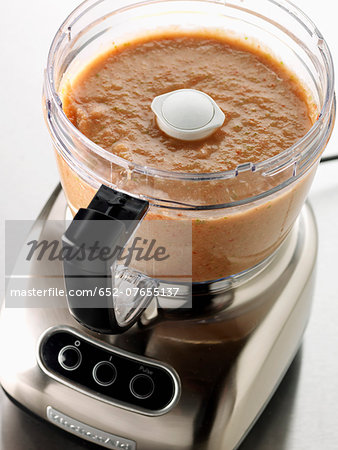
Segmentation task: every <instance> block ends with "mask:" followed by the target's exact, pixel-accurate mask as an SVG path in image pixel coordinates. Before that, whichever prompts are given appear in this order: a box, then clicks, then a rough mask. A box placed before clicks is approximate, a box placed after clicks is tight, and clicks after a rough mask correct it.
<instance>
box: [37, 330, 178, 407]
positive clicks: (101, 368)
mask: <svg viewBox="0 0 338 450" xmlns="http://www.w3.org/2000/svg"><path fill="white" fill-rule="evenodd" d="M40 360H41V363H42V364H43V366H44V367H45V369H47V371H48V372H50V373H51V374H52V375H54V377H55V376H56V377H57V378H58V379H59V380H60V381H64V382H66V383H69V384H71V385H72V386H73V387H75V388H76V387H78V388H81V389H82V390H83V389H85V390H87V391H88V393H92V394H93V395H96V396H104V397H106V399H107V400H110V401H111V402H113V403H114V404H120V405H121V406H122V407H129V408H132V409H136V410H140V412H145V413H147V412H148V413H149V414H160V413H162V412H164V411H163V410H166V408H167V407H168V406H169V405H170V404H172V403H173V400H174V398H176V397H177V395H178V392H177V390H178V382H177V381H176V378H175V376H174V375H173V374H172V373H171V371H170V370H168V369H166V368H164V367H162V366H161V365H157V364H155V363H153V362H151V361H148V360H147V359H146V358H141V359H138V358H137V356H135V355H131V354H130V355H129V354H128V353H127V352H123V351H121V350H117V349H114V347H105V346H103V345H102V344H100V343H98V342H97V343H96V342H95V341H94V340H90V339H88V338H86V337H83V336H81V335H79V334H78V333H73V332H72V331H70V330H64V329H62V330H55V331H52V332H50V333H48V334H47V335H46V336H45V337H44V338H43V339H42V342H41V346H40Z"/></svg>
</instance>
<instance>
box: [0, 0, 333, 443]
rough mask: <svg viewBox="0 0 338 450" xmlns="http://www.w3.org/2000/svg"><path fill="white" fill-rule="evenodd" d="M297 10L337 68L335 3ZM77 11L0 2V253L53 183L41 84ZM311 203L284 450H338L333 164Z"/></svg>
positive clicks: (37, 2) (56, 4)
mask: <svg viewBox="0 0 338 450" xmlns="http://www.w3.org/2000/svg"><path fill="white" fill-rule="evenodd" d="M295 3H296V4H297V5H298V6H299V7H301V8H302V9H303V10H304V11H305V12H306V13H307V14H308V15H309V16H310V17H311V18H312V19H313V20H314V22H315V23H316V25H317V26H318V28H319V29H320V30H321V32H322V33H323V35H324V37H325V38H326V40H327V42H328V44H329V46H330V48H331V51H332V54H333V58H334V61H335V62H336V65H337V67H338V39H337V27H338V25H337V10H336V9H335V5H336V2H335V1H333V0H321V1H318V0H316V1H315V0H296V1H295ZM78 4H79V2H78V1H76V0H55V1H50V0H27V1H25V0H22V1H5V0H2V2H1V6H0V21H1V24H0V25H1V26H0V49H1V50H0V52H1V54H0V61H1V70H0V92H1V94H0V99H1V100H0V101H1V104H0V118H1V120H0V124H1V126H0V133H1V137H0V143H1V144H0V145H1V147H0V148H1V163H0V168H1V169H0V170H1V178H0V180H1V191H0V192H1V200H0V202H1V203H0V204H1V220H2V222H1V249H3V234H4V233H3V221H4V219H22V218H24V219H34V218H35V217H36V216H37V214H38V213H39V210H40V209H41V207H42V206H43V204H44V202H45V201H46V200H47V198H48V196H49V195H50V193H51V191H52V190H53V188H54V187H55V185H56V184H57V182H58V174H57V170H56V166H55V162H54V156H53V153H52V151H51V142H50V138H49V135H48V133H47V130H46V127H45V124H44V121H43V116H42V107H41V91H42V77H43V69H44V67H45V63H46V58H47V52H48V48H49V45H50V43H51V40H52V38H53V36H54V34H55V32H56V30H57V28H58V26H59V25H60V24H61V22H62V21H63V19H64V18H65V17H66V15H67V14H68V13H69V12H70V11H71V10H72V9H73V8H74V7H76V6H77V5H78ZM337 135H338V127H337V128H336V131H334V133H333V136H332V139H331V141H330V143H329V146H328V147H327V150H326V151H325V155H328V154H334V153H338V145H337V140H338V137H337ZM310 200H311V202H312V205H313V207H314V210H315V213H316V216H317V221H318V227H319V235H320V248H319V258H318V273H317V288H316V292H315V304H314V310H313V314H312V318H311V321H310V325H309V328H308V330H307V333H306V336H305V342H304V347H303V355H302V364H301V381H300V383H299V385H298V388H297V392H296V401H295V405H294V407H293V410H292V414H293V418H292V420H291V421H290V423H289V424H288V426H287V427H288V433H289V438H288V439H287V445H286V447H285V448H286V450H293V449H294V450H296V449H297V450H303V449H304V450H305V449H306V450H318V449H323V450H331V449H332V450H333V449H338V419H337V417H338V410H337V408H338V407H337V405H336V404H337V403H338V361H337V360H338V352H337V347H338V345H337V344H338V317H337V316H338V288H337V283H338V263H337V261H338V255H337V251H338V162H330V163H326V164H324V165H321V166H320V168H319V170H318V173H317V177H316V180H315V182H314V185H313V187H312V190H311V193H310ZM1 253H2V255H3V251H2V252H1ZM285 431H286V430H285ZM263 448H264V449H267V450H270V448H271V450H272V449H273V448H274V446H272V447H265V446H264V445H262V447H261V449H263ZM5 450H7V449H5Z"/></svg>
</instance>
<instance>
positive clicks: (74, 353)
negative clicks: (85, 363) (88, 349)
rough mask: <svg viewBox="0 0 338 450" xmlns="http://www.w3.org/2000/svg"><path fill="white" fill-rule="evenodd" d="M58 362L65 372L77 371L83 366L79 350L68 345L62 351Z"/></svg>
mask: <svg viewBox="0 0 338 450" xmlns="http://www.w3.org/2000/svg"><path fill="white" fill-rule="evenodd" d="M58 361H59V364H60V366H61V367H63V368H64V369H65V370H75V369H77V368H78V367H79V365H80V364H81V361H82V355H81V352H80V350H79V349H78V348H76V347H74V346H73V345H67V346H66V347H63V348H62V349H61V350H60V352H59V356H58Z"/></svg>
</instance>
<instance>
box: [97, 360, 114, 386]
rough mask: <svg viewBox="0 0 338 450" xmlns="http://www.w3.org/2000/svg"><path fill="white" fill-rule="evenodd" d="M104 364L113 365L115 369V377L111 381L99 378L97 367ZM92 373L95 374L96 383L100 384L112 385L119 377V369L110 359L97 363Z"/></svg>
mask: <svg viewBox="0 0 338 450" xmlns="http://www.w3.org/2000/svg"><path fill="white" fill-rule="evenodd" d="M103 365H106V366H110V367H113V369H114V371H115V374H114V378H113V379H112V380H111V381H107V382H103V381H100V380H99V379H98V378H97V374H96V372H97V369H98V368H99V367H101V366H103ZM92 375H93V378H94V380H95V383H97V384H99V385H100V386H111V385H112V384H113V383H114V382H115V380H116V378H117V370H116V367H115V366H114V364H113V363H111V362H110V361H100V362H98V363H97V364H95V366H94V368H93V370H92Z"/></svg>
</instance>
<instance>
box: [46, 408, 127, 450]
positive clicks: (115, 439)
mask: <svg viewBox="0 0 338 450" xmlns="http://www.w3.org/2000/svg"><path fill="white" fill-rule="evenodd" d="M46 414H47V419H48V420H49V422H51V423H52V424H53V425H56V426H57V427H59V428H61V429H62V430H65V431H68V433H71V434H73V435H75V436H77V437H80V438H82V439H86V440H87V441H89V442H93V443H94V444H98V445H101V446H102V447H105V448H110V449H111V450H121V449H124V450H136V442H135V441H132V440H131V439H126V438H124V437H121V436H117V435H116V434H112V433H107V432H106V431H103V430H99V429H98V428H95V427H92V426H90V425H87V424H85V423H83V422H80V421H79V420H76V419H73V417H70V416H68V415H67V414H64V413H62V412H60V411H58V410H56V409H54V408H53V407H52V406H47V409H46Z"/></svg>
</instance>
